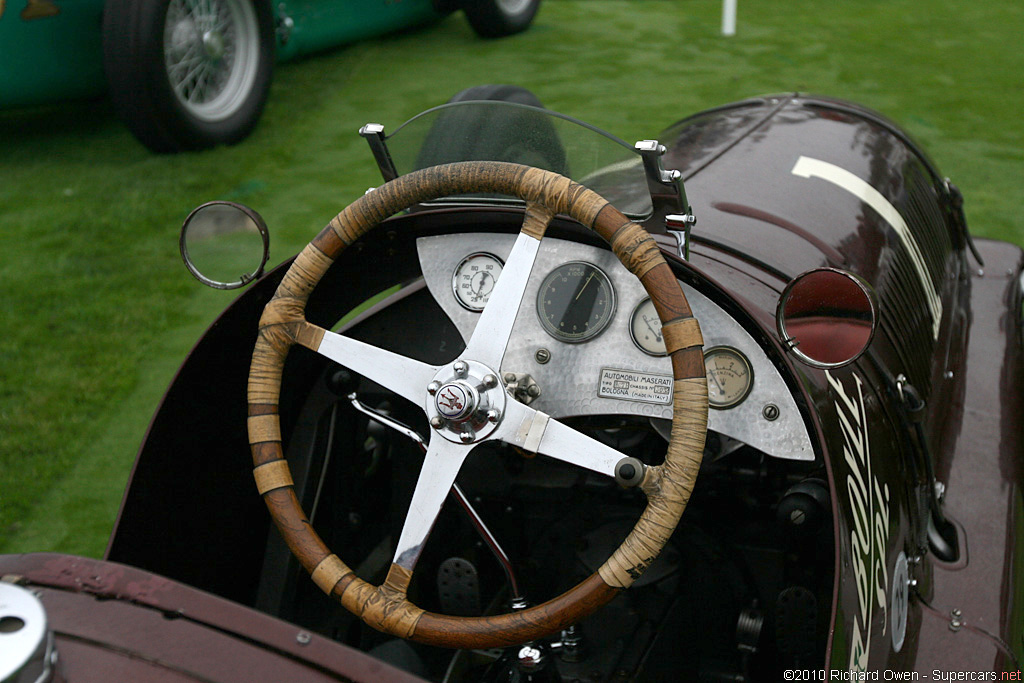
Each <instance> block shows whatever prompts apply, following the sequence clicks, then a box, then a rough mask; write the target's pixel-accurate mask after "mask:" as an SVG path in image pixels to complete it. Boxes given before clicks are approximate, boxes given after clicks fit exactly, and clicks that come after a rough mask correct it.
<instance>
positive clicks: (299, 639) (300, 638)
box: [295, 631, 313, 645]
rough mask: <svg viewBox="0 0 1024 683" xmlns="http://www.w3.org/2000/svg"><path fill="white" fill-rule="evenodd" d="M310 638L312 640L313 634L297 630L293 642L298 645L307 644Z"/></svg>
mask: <svg viewBox="0 0 1024 683" xmlns="http://www.w3.org/2000/svg"><path fill="white" fill-rule="evenodd" d="M311 640H313V636H311V635H309V634H308V633H306V632H305V631H299V633H298V635H296V636H295V642H296V643H298V644H299V645H309V643H310V641H311Z"/></svg>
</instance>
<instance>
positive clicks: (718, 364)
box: [704, 346, 754, 410]
mask: <svg viewBox="0 0 1024 683" xmlns="http://www.w3.org/2000/svg"><path fill="white" fill-rule="evenodd" d="M704 368H705V369H706V370H707V374H708V405H709V406H710V407H712V408H717V409H718V410H724V409H726V408H732V407H733V406H736V405H739V404H740V403H742V402H743V399H745V398H746V397H747V395H748V394H749V393H750V389H751V387H753V386H754V370H753V368H751V367H750V361H749V360H747V357H746V356H744V355H743V353H742V352H741V351H740V350H739V349H734V348H733V347H731V346H713V347H711V348H710V349H708V350H706V351H705V352H704Z"/></svg>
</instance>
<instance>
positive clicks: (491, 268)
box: [452, 251, 503, 311]
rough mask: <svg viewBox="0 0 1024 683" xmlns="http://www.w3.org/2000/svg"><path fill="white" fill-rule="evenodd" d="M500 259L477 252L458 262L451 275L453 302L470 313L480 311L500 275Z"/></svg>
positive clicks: (483, 252)
mask: <svg viewBox="0 0 1024 683" xmlns="http://www.w3.org/2000/svg"><path fill="white" fill-rule="evenodd" d="M502 265H503V264H502V262H501V259H499V258H498V257H497V256H495V255H494V254H488V253H487V252H485V251H478V252H476V253H474V254H470V255H469V256H467V257H466V258H464V259H462V261H460V262H459V265H457V266H456V267H455V272H454V273H452V291H454V292H455V300H456V301H458V302H459V303H460V304H462V306H463V307H464V308H468V309H469V310H471V311H482V310H484V306H486V305H487V300H488V299H489V298H490V297H491V292H492V291H493V290H494V283H495V282H497V280H498V276H499V275H501V267H502Z"/></svg>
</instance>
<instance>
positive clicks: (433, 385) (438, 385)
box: [427, 381, 441, 396]
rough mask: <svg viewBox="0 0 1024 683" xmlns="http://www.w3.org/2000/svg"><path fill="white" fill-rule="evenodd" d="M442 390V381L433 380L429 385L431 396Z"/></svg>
mask: <svg viewBox="0 0 1024 683" xmlns="http://www.w3.org/2000/svg"><path fill="white" fill-rule="evenodd" d="M440 390H441V383H440V382H437V381H434V382H431V383H430V384H428V385H427V393H428V394H430V395H431V396H433V395H434V394H436V393H437V392H438V391H440Z"/></svg>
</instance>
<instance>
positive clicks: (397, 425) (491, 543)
mask: <svg viewBox="0 0 1024 683" xmlns="http://www.w3.org/2000/svg"><path fill="white" fill-rule="evenodd" d="M347 398H348V400H349V403H350V404H351V405H352V407H353V408H355V409H356V410H357V411H358V412H360V413H362V414H363V415H365V416H367V417H368V418H370V419H371V420H374V421H375V422H378V423H380V424H382V425H384V426H385V427H388V428H389V429H393V430H394V431H396V432H398V433H399V434H401V435H402V436H405V437H407V438H409V439H411V440H412V441H414V442H415V443H416V445H417V446H419V447H420V451H422V452H423V454H424V455H426V452H427V443H426V441H424V439H423V437H422V436H420V435H419V433H418V432H416V431H415V430H414V429H412V428H410V427H407V426H406V425H404V424H402V423H401V422H399V421H398V420H396V419H394V418H393V417H391V416H389V415H385V414H384V413H382V412H380V411H379V410H376V409H374V408H371V407H370V406H368V405H366V404H365V403H363V402H362V401H360V400H359V397H358V395H357V394H356V393H355V392H352V393H350V394H349V395H348V396H347ZM451 494H452V496H453V497H454V498H455V501H456V502H457V503H458V504H459V506H460V507H461V508H462V510H463V511H464V512H465V513H466V516H467V517H469V521H470V523H471V524H472V525H473V526H474V527H475V528H476V530H477V532H478V533H479V534H480V536H481V538H483V540H484V543H486V544H487V547H488V548H490V550H491V553H492V554H493V555H494V557H495V559H497V560H498V564H500V565H501V568H502V569H503V570H504V571H505V577H506V578H507V579H508V582H509V585H510V586H511V588H512V595H513V600H517V599H520V598H521V597H522V593H520V592H519V582H518V581H516V575H515V572H514V571H513V569H512V561H511V560H510V559H509V557H508V555H507V554H506V553H505V551H504V550H503V549H502V547H501V545H500V544H499V543H498V539H496V538H495V537H494V534H492V533H491V530H490V529H488V528H487V524H485V523H484V520H483V518H482V517H480V515H479V513H477V511H476V509H475V508H474V507H473V504H472V503H470V502H469V499H468V498H467V497H466V494H465V493H463V492H462V489H461V488H459V485H458V484H452V490H451Z"/></svg>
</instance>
